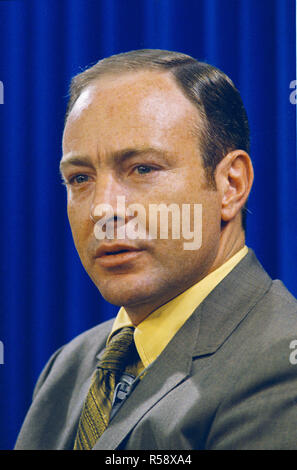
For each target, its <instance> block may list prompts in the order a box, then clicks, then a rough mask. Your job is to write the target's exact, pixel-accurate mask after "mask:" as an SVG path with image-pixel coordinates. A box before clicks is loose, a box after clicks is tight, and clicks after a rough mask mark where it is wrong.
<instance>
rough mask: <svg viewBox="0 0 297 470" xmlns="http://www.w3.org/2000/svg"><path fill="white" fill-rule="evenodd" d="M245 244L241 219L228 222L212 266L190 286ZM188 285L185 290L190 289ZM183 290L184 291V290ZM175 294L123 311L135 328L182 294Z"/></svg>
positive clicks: (220, 264)
mask: <svg viewBox="0 0 297 470" xmlns="http://www.w3.org/2000/svg"><path fill="white" fill-rule="evenodd" d="M244 244H245V233H244V230H243V228H242V225H241V219H240V218H235V219H234V220H232V221H230V222H229V223H228V224H226V225H225V226H224V227H222V229H221V235H220V239H219V244H218V250H217V254H216V257H215V259H214V261H213V262H212V264H211V265H210V266H208V269H207V270H206V271H205V272H204V273H203V274H202V275H201V277H200V278H199V279H196V280H195V281H194V282H193V283H192V285H194V284H195V283H196V282H199V281H200V280H201V279H203V278H205V277H206V276H207V275H208V274H210V273H211V272H213V271H215V270H216V269H218V268H219V267H220V266H222V265H223V264H224V263H225V262H226V261H228V260H229V259H230V258H232V256H234V255H235V254H236V253H237V252H238V251H239V250H240V249H241V248H243V247H244ZM190 287H191V285H189V286H188V287H187V288H190ZM184 290H185V289H184ZM184 290H181V291H180V292H178V291H177V292H175V293H174V295H172V293H171V296H170V293H165V294H164V297H159V298H158V299H157V300H156V301H153V302H152V301H148V302H147V303H142V304H141V305H133V306H132V305H130V306H125V310H126V312H127V313H128V315H129V317H130V319H131V322H132V323H133V325H134V326H137V325H138V324H139V323H141V322H142V321H143V320H144V319H145V318H146V317H148V316H149V315H150V314H151V313H152V312H154V311H155V310H157V308H159V307H161V306H162V305H164V304H165V303H167V302H169V301H170V300H171V299H172V298H174V297H176V296H177V295H179V294H181V293H182V292H184Z"/></svg>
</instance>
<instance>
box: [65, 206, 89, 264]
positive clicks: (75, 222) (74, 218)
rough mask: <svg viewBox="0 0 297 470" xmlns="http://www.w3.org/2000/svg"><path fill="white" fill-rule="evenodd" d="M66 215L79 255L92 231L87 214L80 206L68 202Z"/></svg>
mask: <svg viewBox="0 0 297 470" xmlns="http://www.w3.org/2000/svg"><path fill="white" fill-rule="evenodd" d="M67 214H68V220H69V224H70V228H71V231H72V236H73V240H74V243H75V246H76V249H77V251H78V252H79V254H80V255H81V253H82V250H83V247H84V246H86V243H85V241H86V240H87V238H88V237H89V235H90V232H91V231H92V222H91V220H90V218H89V215H88V214H89V213H88V212H86V210H85V208H84V207H81V205H80V204H73V203H72V202H71V201H68V205H67Z"/></svg>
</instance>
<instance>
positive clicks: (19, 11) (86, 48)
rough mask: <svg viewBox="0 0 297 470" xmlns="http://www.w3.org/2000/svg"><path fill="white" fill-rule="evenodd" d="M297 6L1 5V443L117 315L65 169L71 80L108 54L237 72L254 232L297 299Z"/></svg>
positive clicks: (11, 0)
mask: <svg viewBox="0 0 297 470" xmlns="http://www.w3.org/2000/svg"><path fill="white" fill-rule="evenodd" d="M295 13H296V12H295V2H294V0H7V1H5V0H4V1H3V0H2V1H0V80H1V82H2V84H3V89H4V96H3V97H2V98H3V99H1V95H0V103H1V104H0V129H1V141H0V155H1V158H0V167H1V173H0V175H1V180H0V216H1V231H0V236H1V243H0V248H1V261H0V270H1V271H0V276H1V280H0V282H1V305H0V308H1V310H0V312H1V318H0V340H1V343H0V362H3V360H2V361H1V346H3V347H4V358H2V359H4V364H0V393H1V397H0V448H1V449H10V448H12V447H13V445H14V442H15V439H16V436H17V432H18V430H19V427H20V425H21V423H22V420H23V418H24V415H25V412H26V410H27V408H28V406H29V404H30V401H31V395H32V390H33V386H34V383H35V381H36V379H37V377H38V374H39V373H40V371H41V369H42V367H43V366H44V364H45V362H46V360H47V359H48V357H49V356H50V354H51V353H53V352H54V350H55V349H56V348H58V347H59V346H61V345H62V344H64V343H65V342H67V341H69V340H70V339H71V338H73V337H74V336H75V335H77V334H78V333H80V332H81V331H83V330H85V329H87V328H89V327H92V326H93V325H95V324H97V323H98V322H101V321H103V320H105V319H108V318H110V317H111V316H112V315H114V314H115V313H116V311H117V309H116V308H115V307H113V306H111V305H108V304H107V303H106V302H105V301H104V300H103V299H102V298H101V296H100V294H99V293H98V291H97V290H96V288H95V287H94V286H93V285H92V283H91V281H90V280H89V278H88V276H87V274H86V273H85V272H84V269H83V268H82V266H81V264H80V261H79V258H78V256H77V254H76V252H75V249H74V246H73V242H72V237H71V233H70V229H69V227H68V221H67V217H66V194H65V191H64V188H63V187H62V185H61V183H60V177H59V172H58V164H59V159H60V156H61V136H62V131H63V117H64V111H65V106H66V101H67V99H66V98H67V92H68V85H69V81H70V78H71V77H72V76H73V75H74V74H76V73H78V72H79V71H81V70H82V69H83V68H85V67H86V66H88V65H91V64H93V63H94V62H96V61H97V60H98V59H100V58H102V57H104V56H107V55H110V54H113V53H118V52H123V51H127V50H131V49H139V48H164V49H172V50H177V51H181V52H185V53H188V54H191V55H193V56H194V57H196V58H197V59H199V60H203V61H206V62H209V63H211V64H213V65H216V66H217V67H219V68H221V69H222V70H223V71H224V72H226V73H227V74H228V75H230V77H231V78H232V79H233V81H234V82H235V84H236V85H237V87H238V88H239V89H240V91H241V94H242V97H243V100H244V102H245V105H246V108H247V111H248V115H249V118H250V125H251V135H252V151H251V156H252V159H253V162H254V167H255V183H254V188H253V192H252V195H251V197H250V202H249V210H250V214H249V216H248V230H247V241H248V244H249V246H251V247H253V248H254V249H255V251H256V253H257V255H258V256H259V258H260V260H261V262H262V264H263V265H264V267H265V268H266V269H267V270H268V272H269V273H270V275H271V276H272V277H278V278H281V279H282V280H283V281H284V282H285V284H286V285H287V286H288V287H289V289H290V290H291V291H292V292H293V293H294V294H295V295H296V294H297V285H296V279H297V243H296V242H297V240H296V238H297V197H296V187H297V185H296V104H295V101H296V94H295V92H294V90H295V89H294V88H290V86H291V87H294V83H292V82H293V81H294V80H295V79H296V72H295V68H296V55H295V53H296V42H295V41H296V39H295ZM290 98H291V100H290ZM3 101H4V103H3ZM296 334H297V332H296Z"/></svg>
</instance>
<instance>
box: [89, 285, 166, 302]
mask: <svg viewBox="0 0 297 470" xmlns="http://www.w3.org/2000/svg"><path fill="white" fill-rule="evenodd" d="M96 285H97V288H98V290H99V292H100V294H101V295H102V297H103V298H104V299H105V300H106V301H107V302H109V303H111V304H113V305H116V306H119V307H121V306H123V307H125V306H127V307H128V306H133V305H141V304H146V303H150V302H152V301H153V299H154V297H155V296H158V294H159V293H158V292H156V290H155V289H154V287H153V286H152V285H151V284H150V283H148V284H147V283H143V282H142V283H141V282H140V281H139V279H138V282H135V283H134V284H133V283H132V282H128V281H127V280H122V281H119V280H118V281H116V282H110V281H109V282H108V281H106V282H104V283H102V282H99V283H98V284H96Z"/></svg>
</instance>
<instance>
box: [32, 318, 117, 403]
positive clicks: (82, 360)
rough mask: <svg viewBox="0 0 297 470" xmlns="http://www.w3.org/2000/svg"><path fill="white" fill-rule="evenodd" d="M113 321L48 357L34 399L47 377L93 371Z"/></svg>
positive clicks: (99, 326) (97, 327) (79, 336)
mask: <svg viewBox="0 0 297 470" xmlns="http://www.w3.org/2000/svg"><path fill="white" fill-rule="evenodd" d="M113 322H114V319H111V320H108V321H105V322H103V323H101V324H99V325H96V326H95V327H93V328H91V329H89V330H87V331H85V332H83V333H81V334H79V335H78V336H76V337H75V338H73V339H72V340H71V341H70V342H68V343H67V344H65V345H63V346H62V347H60V348H59V349H58V350H57V351H55V353H54V354H53V355H52V356H51V357H50V359H49V360H48V362H47V364H46V365H45V367H44V369H43V370H42V372H41V374H40V376H39V378H38V381H37V383H36V386H35V389H34V397H35V396H36V394H37V393H38V391H39V390H40V388H41V387H42V385H43V384H44V383H45V382H46V381H47V379H48V378H49V376H52V377H56V378H58V377H59V376H60V375H62V374H63V375H65V374H66V373H67V371H69V372H70V373H71V374H73V375H78V374H82V375H84V373H86V374H88V371H89V370H90V369H91V370H93V368H94V366H95V364H96V356H97V354H98V353H99V352H100V351H101V350H102V349H103V348H104V347H105V343H106V340H107V338H108V335H109V333H110V331H111V328H112V324H113Z"/></svg>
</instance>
